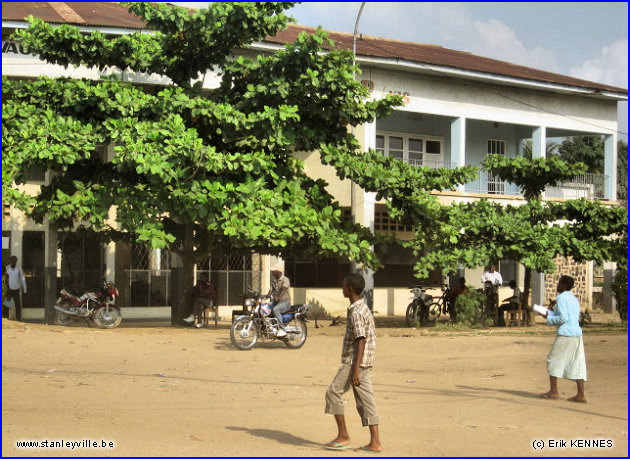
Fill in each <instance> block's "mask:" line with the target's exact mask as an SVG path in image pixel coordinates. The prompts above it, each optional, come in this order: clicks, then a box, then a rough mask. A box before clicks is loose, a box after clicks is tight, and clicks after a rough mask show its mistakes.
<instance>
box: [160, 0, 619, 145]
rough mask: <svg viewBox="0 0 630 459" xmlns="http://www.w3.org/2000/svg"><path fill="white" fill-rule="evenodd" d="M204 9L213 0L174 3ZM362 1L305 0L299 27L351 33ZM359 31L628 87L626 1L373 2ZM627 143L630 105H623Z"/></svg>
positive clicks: (297, 14)
mask: <svg viewBox="0 0 630 459" xmlns="http://www.w3.org/2000/svg"><path fill="white" fill-rule="evenodd" d="M171 3H174V4H176V5H181V6H187V7H192V8H195V7H196V8H199V7H204V6H206V5H208V2H171ZM360 6H361V2H304V3H302V4H299V5H297V6H295V7H294V8H292V9H290V10H288V11H287V14H289V15H290V16H293V17H294V18H295V19H296V22H297V23H298V24H300V25H306V26H314V27H316V26H319V25H321V26H322V27H323V28H324V29H329V30H335V31H339V32H347V33H352V32H353V30H354V25H355V21H356V18H357V14H358V12H359V8H360ZM359 33H363V34H366V35H374V36H378V37H383V38H391V39H395V40H403V41H413V42H418V43H430V44H434V45H440V46H443V47H445V48H450V49H455V50H458V51H467V52H471V53H473V54H476V55H479V56H483V57H489V58H493V59H499V60H502V61H506V62H512V63H515V64H520V65H525V66H527V67H532V68H536V69H540V70H547V71H550V72H554V73H559V74H562V75H569V76H572V77H576V78H581V79H584V80H589V81H595V82H598V83H604V84H609V85H612V86H617V87H621V88H627V87H628V3H627V2H599V3H597V2H366V4H365V7H364V9H363V13H362V15H361V19H360V23H359ZM618 120H619V128H618V130H619V131H620V132H619V138H621V139H624V140H625V141H626V142H627V135H628V134H627V133H628V103H627V102H623V103H620V104H619V119H618Z"/></svg>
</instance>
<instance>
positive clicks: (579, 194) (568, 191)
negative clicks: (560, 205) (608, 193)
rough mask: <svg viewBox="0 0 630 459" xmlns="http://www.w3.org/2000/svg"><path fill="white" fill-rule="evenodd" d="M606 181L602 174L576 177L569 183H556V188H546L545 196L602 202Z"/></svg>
mask: <svg viewBox="0 0 630 459" xmlns="http://www.w3.org/2000/svg"><path fill="white" fill-rule="evenodd" d="M606 179H607V176H606V175H604V174H584V175H578V176H577V177H573V179H572V180H571V181H569V182H562V183H557V184H556V186H553V187H548V188H547V190H546V191H545V196H546V197H548V198H566V199H579V198H586V199H592V200H602V199H605V196H604V189H605V185H606Z"/></svg>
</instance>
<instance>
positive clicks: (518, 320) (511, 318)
mask: <svg viewBox="0 0 630 459" xmlns="http://www.w3.org/2000/svg"><path fill="white" fill-rule="evenodd" d="M524 325H525V311H524V310H523V303H521V302H520V301H519V303H518V309H512V310H511V311H505V326H506V327H512V326H517V327H523V326H524Z"/></svg>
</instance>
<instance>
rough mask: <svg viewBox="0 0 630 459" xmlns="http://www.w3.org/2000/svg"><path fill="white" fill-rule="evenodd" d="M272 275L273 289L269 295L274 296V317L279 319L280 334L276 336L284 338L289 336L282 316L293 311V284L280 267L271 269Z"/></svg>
mask: <svg viewBox="0 0 630 459" xmlns="http://www.w3.org/2000/svg"><path fill="white" fill-rule="evenodd" d="M271 275H272V276H273V279H272V280H271V289H270V290H269V293H268V294H267V295H272V296H273V315H274V316H275V317H276V319H278V333H277V334H276V336H278V337H283V336H287V332H286V330H285V329H284V324H283V323H282V314H284V313H285V312H287V311H288V310H289V309H291V292H290V291H289V289H290V288H291V282H290V281H289V278H288V277H287V276H285V275H284V274H283V272H282V267H281V266H280V265H277V266H274V267H273V268H271Z"/></svg>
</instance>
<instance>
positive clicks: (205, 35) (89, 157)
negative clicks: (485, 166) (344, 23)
mask: <svg viewBox="0 0 630 459" xmlns="http://www.w3.org/2000/svg"><path fill="white" fill-rule="evenodd" d="M126 5H127V6H129V9H130V11H131V12H132V13H134V14H136V15H138V16H140V17H141V18H143V19H144V20H145V21H146V23H147V27H148V28H149V29H150V30H152V31H153V33H152V34H142V33H132V34H128V35H124V36H108V35H105V34H102V33H100V32H91V33H83V32H80V31H79V30H78V29H77V28H75V27H71V26H65V25H64V26H60V27H53V26H51V25H49V24H46V23H45V22H43V21H41V20H39V19H33V18H30V19H29V21H30V27H29V28H27V29H25V30H20V31H18V32H17V33H16V38H17V39H19V40H20V41H21V43H22V45H23V46H25V47H26V48H27V49H28V50H29V51H30V52H31V53H33V54H37V55H39V56H40V57H41V58H42V59H45V60H46V61H48V62H51V63H55V64H60V65H64V66H68V65H84V66H88V67H92V66H94V67H97V68H98V69H100V70H101V71H109V69H113V70H112V71H111V76H110V77H109V78H106V79H103V80H102V81H92V80H85V79H83V80H76V79H67V78H61V79H50V78H38V79H37V80H33V81H15V80H11V79H7V78H4V77H3V88H2V89H3V114H2V116H3V131H2V132H3V135H2V137H3V158H2V165H3V171H2V172H3V176H2V183H3V193H4V196H5V199H6V200H8V201H9V202H11V203H13V204H14V205H16V206H17V207H18V208H20V209H21V210H22V211H24V212H25V213H26V214H27V215H29V216H31V217H32V218H33V219H35V220H36V221H38V222H43V221H44V219H45V218H47V219H48V221H49V222H50V224H51V226H52V227H53V228H57V229H61V228H73V227H74V226H75V225H76V224H77V223H81V225H82V227H83V228H84V229H85V230H86V231H91V232H95V233H97V234H98V235H101V236H102V237H103V238H108V239H127V240H133V241H138V242H142V243H146V244H147V245H150V246H151V247H154V248H162V247H166V248H168V249H169V250H171V251H173V252H175V253H177V254H179V256H180V257H181V259H182V261H183V279H182V284H183V285H184V286H186V287H190V286H192V283H193V277H192V276H193V269H194V264H195V262H196V261H198V260H199V259H201V258H205V257H207V256H208V255H209V254H211V253H225V252H229V253H251V252H252V251H255V252H258V253H263V254H280V255H282V256H291V255H292V254H299V255H300V256H302V257H305V256H312V257H317V256H323V257H331V256H335V257H343V258H345V259H348V260H355V261H358V262H361V263H364V264H365V265H368V266H372V267H375V266H377V265H378V260H377V259H376V257H375V255H374V253H373V251H372V250H371V246H372V245H373V244H374V237H373V235H372V234H371V233H370V231H369V230H368V229H367V228H364V227H362V226H360V225H356V224H353V223H348V222H345V221H344V220H343V219H342V217H341V209H340V206H339V204H338V203H337V202H336V201H335V199H334V198H333V197H332V196H331V195H330V194H329V193H328V192H327V190H326V186H327V184H326V182H324V181H323V180H315V179H313V178H311V177H309V176H307V175H306V173H305V172H304V165H303V163H302V162H301V161H299V160H297V159H296V158H295V157H294V155H293V153H294V152H295V151H313V150H320V151H321V152H322V160H323V162H324V163H326V164H331V165H333V166H334V167H335V168H336V169H337V172H338V174H339V175H340V176H341V177H350V178H356V179H357V181H358V182H361V183H365V184H369V188H370V189H369V190H368V191H379V192H381V193H382V195H383V196H387V197H393V198H394V200H397V201H400V202H402V199H403V197H404V196H405V193H407V192H408V190H414V193H416V192H417V191H418V190H421V192H422V193H424V194H425V195H426V194H428V193H429V192H430V190H431V189H433V188H439V189H442V188H449V189H450V188H452V187H454V186H456V184H457V183H463V182H465V181H466V180H467V179H468V178H470V174H471V170H472V169H471V168H467V169H466V168H465V169H464V170H463V171H449V172H443V173H441V172H439V171H438V172H436V171H426V170H420V169H418V170H413V168H412V167H410V166H408V165H406V164H403V163H402V162H399V161H398V162H395V161H394V160H393V159H392V158H384V157H383V156H382V155H379V154H377V153H376V152H373V151H371V152H367V153H365V152H363V151H361V149H360V148H359V144H358V142H357V140H356V139H355V138H354V136H353V135H351V134H350V133H349V132H348V131H349V129H348V126H349V125H351V126H356V125H360V124H364V123H366V122H368V121H372V120H374V119H375V118H378V117H382V116H384V115H386V114H388V113H390V111H391V110H392V108H393V107H395V106H397V105H400V104H401V103H402V99H401V98H400V97H398V96H388V97H387V98H385V99H382V100H370V98H369V96H370V93H369V91H368V90H367V89H366V88H364V87H363V86H362V85H361V84H360V83H359V82H358V81H356V80H355V78H354V75H355V74H356V72H358V69H357V68H355V67H354V66H353V65H352V62H353V60H352V54H351V52H350V51H343V50H335V49H334V46H333V43H332V42H331V41H329V40H328V39H327V36H326V34H324V33H323V32H322V31H321V30H318V31H317V32H315V33H314V34H312V35H306V34H301V35H300V36H299V37H298V39H297V41H296V42H295V43H293V44H288V45H287V46H286V47H285V49H283V50H281V51H277V52H274V53H270V54H268V55H261V56H257V57H256V58H255V59H250V58H246V57H243V56H242V55H239V53H240V52H241V51H242V50H243V48H244V47H246V46H247V44H249V43H251V42H253V41H261V40H263V39H264V38H265V37H266V36H267V35H274V34H275V33H276V32H277V31H278V30H280V29H282V28H284V27H286V25H287V23H288V22H289V21H290V19H289V18H288V17H287V16H286V15H285V14H284V13H283V11H284V10H286V9H287V8H289V7H291V6H292V4H291V3H220V2H219V3H213V4H211V5H210V7H209V8H207V9H201V10H198V11H194V12H191V11H189V10H186V9H180V8H176V7H172V6H170V5H164V4H152V3H140V2H138V3H127V4H126ZM213 69H220V71H221V75H220V84H219V85H218V87H216V88H214V89H211V90H206V89H203V88H202V85H201V83H200V82H195V81H196V80H198V79H199V77H200V76H201V75H203V74H205V73H206V72H208V71H211V70H213ZM121 70H125V71H133V72H140V73H147V74H156V75H159V76H163V77H168V78H169V79H170V81H171V84H169V85H167V86H162V87H159V86H151V85H134V84H132V83H130V82H128V81H121V80H120V79H119V78H116V77H115V75H116V74H118V73H120V71H121ZM97 145H114V151H115V154H114V155H113V158H104V157H101V156H99V155H97V154H95V147H96V146H97ZM357 164H361V167H357ZM33 168H40V169H44V170H50V171H51V173H52V177H53V178H52V179H51V180H50V183H49V184H47V185H45V186H41V187H40V188H39V190H38V191H37V192H36V193H35V194H34V195H31V194H27V193H25V192H24V189H23V188H22V187H20V185H21V184H23V183H24V182H25V180H26V178H27V176H28V173H29V171H30V170H32V169H33ZM411 207H412V210H413V209H415V210H416V211H417V212H420V213H422V212H423V210H422V208H421V206H420V205H415V204H412V205H411ZM112 215H114V217H113V218H112ZM47 306H48V307H49V308H50V307H51V306H52V305H47ZM179 306H180V305H179V304H174V305H173V307H174V311H173V316H174V317H181V311H180V310H179Z"/></svg>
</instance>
